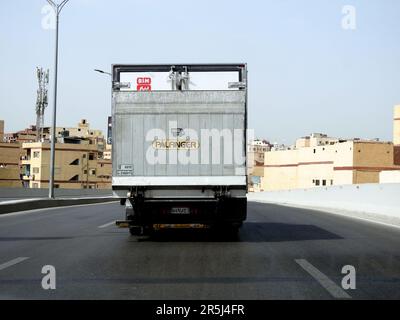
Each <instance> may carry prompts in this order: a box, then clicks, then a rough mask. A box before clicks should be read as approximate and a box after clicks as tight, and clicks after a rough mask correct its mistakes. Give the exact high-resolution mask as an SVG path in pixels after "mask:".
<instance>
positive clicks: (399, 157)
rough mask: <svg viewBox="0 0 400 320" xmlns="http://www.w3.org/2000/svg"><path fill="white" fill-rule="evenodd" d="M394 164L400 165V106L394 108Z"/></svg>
mask: <svg viewBox="0 0 400 320" xmlns="http://www.w3.org/2000/svg"><path fill="white" fill-rule="evenodd" d="M393 144H394V163H395V164H396V165H400V105H398V106H395V107H394V117H393Z"/></svg>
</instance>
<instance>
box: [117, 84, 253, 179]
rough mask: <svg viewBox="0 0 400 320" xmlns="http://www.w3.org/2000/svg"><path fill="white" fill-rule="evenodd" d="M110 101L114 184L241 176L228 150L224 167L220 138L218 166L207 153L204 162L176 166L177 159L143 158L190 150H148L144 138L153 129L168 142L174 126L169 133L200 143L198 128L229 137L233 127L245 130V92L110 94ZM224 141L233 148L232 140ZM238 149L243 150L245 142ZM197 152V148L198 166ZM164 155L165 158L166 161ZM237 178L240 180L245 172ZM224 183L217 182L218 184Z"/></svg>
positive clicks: (223, 149)
mask: <svg viewBox="0 0 400 320" xmlns="http://www.w3.org/2000/svg"><path fill="white" fill-rule="evenodd" d="M113 101H114V103H113V120H114V123H113V125H114V139H113V177H115V178H123V179H122V180H121V179H118V181H124V182H127V181H129V179H128V176H136V177H177V176H185V177H191V176H193V178H194V177H198V176H205V177H207V176H214V177H222V176H235V175H237V172H241V171H240V170H238V169H240V168H244V164H236V163H235V162H234V161H235V159H234V155H233V152H232V153H230V157H231V160H232V163H228V164H224V163H223V159H224V152H225V150H227V149H226V148H227V146H226V145H225V141H223V140H222V139H220V147H219V151H220V162H219V163H217V164H211V160H212V158H211V155H210V159H209V161H210V163H209V164H201V163H197V164H196V163H190V164H188V165H184V164H182V163H179V159H177V160H178V163H177V164H171V163H168V162H167V163H166V164H151V163H149V161H148V159H147V158H146V153H147V152H151V151H153V152H154V151H156V152H161V153H162V152H165V153H166V154H167V155H168V156H169V157H171V156H173V155H174V156H177V155H178V153H180V154H190V152H188V151H186V150H182V149H179V150H176V149H170V150H158V151H157V150H153V149H152V148H153V144H152V141H146V136H147V135H148V134H149V131H150V130H152V129H155V128H158V129H161V130H163V131H164V132H165V135H166V136H165V137H163V139H165V140H168V138H171V124H172V123H173V122H175V123H176V128H173V129H176V130H178V129H193V130H195V131H197V134H198V139H199V143H200V145H201V144H203V142H204V141H201V132H200V130H201V129H217V130H218V132H221V131H222V130H223V129H228V130H230V132H231V134H233V130H234V129H241V130H245V102H246V91H244V90H237V91H229V90H221V91H154V92H139V91H133V92H132V91H130V92H127V91H114V92H113ZM173 127H174V126H173ZM183 131H185V130H183ZM183 137H186V136H185V135H184V136H183ZM229 143H232V144H233V141H232V142H229ZM210 147H211V146H210ZM242 147H243V150H245V141H243V146H242ZM201 150H202V149H201V148H199V150H198V160H199V162H200V160H201ZM169 157H167V160H170V159H168V158H169ZM124 165H133V168H134V169H133V172H132V174H131V175H130V174H129V172H125V171H118V170H119V169H118V168H120V167H121V166H124ZM239 175H240V176H245V170H243V172H242V173H240V174H239ZM113 181H117V180H115V179H113ZM213 181H214V180H213ZM226 181H228V180H226ZM226 181H225V182H226ZM225 182H224V181H223V180H221V184H224V183H225ZM193 183H194V182H193ZM244 184H245V183H244Z"/></svg>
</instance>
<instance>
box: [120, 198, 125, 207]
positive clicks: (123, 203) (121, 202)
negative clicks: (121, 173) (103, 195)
mask: <svg viewBox="0 0 400 320" xmlns="http://www.w3.org/2000/svg"><path fill="white" fill-rule="evenodd" d="M119 203H120V204H121V206H124V205H125V203H126V198H121V199H119Z"/></svg>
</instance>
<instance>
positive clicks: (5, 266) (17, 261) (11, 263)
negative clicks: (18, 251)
mask: <svg viewBox="0 0 400 320" xmlns="http://www.w3.org/2000/svg"><path fill="white" fill-rule="evenodd" d="M26 259H29V258H28V257H18V258H15V259H12V260H10V261H8V262H5V263H3V264H0V270H4V269H6V268H8V267H11V266H13V265H15V264H17V263H20V262H22V261H25V260H26Z"/></svg>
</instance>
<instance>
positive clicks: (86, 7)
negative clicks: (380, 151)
mask: <svg viewBox="0 0 400 320" xmlns="http://www.w3.org/2000/svg"><path fill="white" fill-rule="evenodd" d="M46 5H47V2H46V1H45V0H12V1H10V0H9V1H7V0H0V46H1V47H0V119H3V120H5V131H6V132H11V131H16V130H20V129H23V128H26V127H28V126H29V125H30V124H34V123H35V122H36V115H35V102H36V90H37V81H36V66H41V67H44V68H49V69H50V85H49V97H50V101H49V107H48V108H47V110H46V113H45V124H46V125H50V122H51V110H52V106H53V100H52V90H53V80H52V75H53V64H54V30H53V29H51V28H48V25H49V24H48V22H49V21H50V20H49V14H48V12H49V11H48V9H49V7H47V6H46ZM346 5H350V6H352V8H354V9H355V11H351V14H350V13H349V12H348V11H345V12H343V11H342V10H343V7H344V6H346ZM353 13H354V14H353ZM353 17H355V20H354V19H352V18H353ZM349 19H350V20H349ZM349 21H350V22H349ZM399 21H400V1H398V0H345V1H338V0H269V1H266V0H263V1H252V0H248V1H237V0H213V1H210V0H203V1H181V0H169V1H163V0H159V1H155V0H146V1H145V0H142V1H137V0H113V1H111V0H70V1H69V2H68V4H67V5H66V6H65V7H64V9H63V11H62V13H61V20H60V39H59V41H60V44H59V45H60V55H59V78H58V79H59V80H58V93H59V95H58V109H57V125H58V126H65V127H68V126H75V125H76V124H77V123H78V122H79V120H80V119H82V118H86V119H87V120H88V121H89V122H90V124H91V126H92V127H93V128H95V129H102V130H104V132H106V127H107V116H108V115H110V114H111V106H110V78H109V77H108V76H107V75H104V74H99V73H96V72H94V71H93V69H95V68H98V69H103V70H106V71H110V68H111V64H113V63H131V64H140V63H150V64H151V63H231V62H232V63H237V62H247V63H248V70H249V83H248V88H249V106H248V108H249V109H248V112H249V115H248V116H249V128H252V129H254V130H255V135H256V136H257V137H259V138H265V139H268V140H270V141H271V142H279V143H285V144H291V143H293V142H294V140H295V139H296V138H297V137H300V136H304V135H307V134H309V133H312V132H323V133H327V134H329V135H330V136H335V137H342V138H353V137H360V138H369V139H373V138H380V139H382V140H392V117H393V116H392V114H393V106H394V105H395V104H400V22H399ZM343 22H345V23H347V24H345V26H347V27H349V26H350V29H349V28H347V29H346V28H343Z"/></svg>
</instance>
